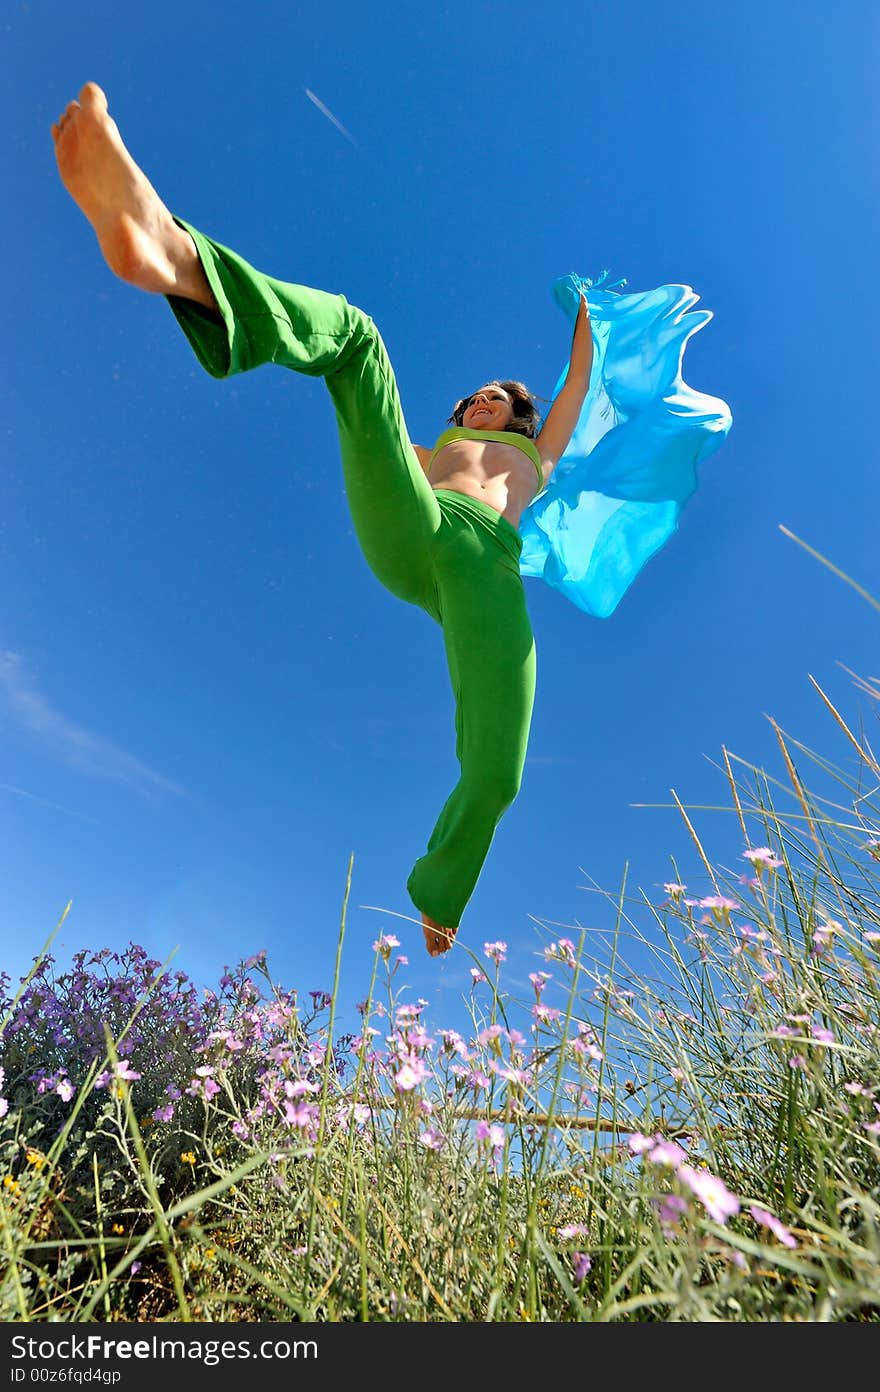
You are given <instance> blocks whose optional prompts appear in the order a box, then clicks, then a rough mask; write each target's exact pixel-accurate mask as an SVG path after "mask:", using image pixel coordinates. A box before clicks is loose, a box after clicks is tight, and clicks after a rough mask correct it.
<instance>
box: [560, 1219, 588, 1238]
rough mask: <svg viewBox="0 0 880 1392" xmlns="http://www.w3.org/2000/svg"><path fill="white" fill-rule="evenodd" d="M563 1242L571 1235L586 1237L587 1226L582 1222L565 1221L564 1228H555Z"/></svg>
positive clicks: (571, 1236)
mask: <svg viewBox="0 0 880 1392" xmlns="http://www.w3.org/2000/svg"><path fill="white" fill-rule="evenodd" d="M556 1231H557V1233H558V1234H559V1236H560V1237H561V1238H562V1240H563V1241H564V1242H568V1241H569V1240H570V1239H571V1238H573V1237H586V1236H587V1228H586V1225H585V1224H584V1223H567V1224H566V1225H565V1227H564V1228H557V1229H556Z"/></svg>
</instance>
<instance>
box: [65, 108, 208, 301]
mask: <svg viewBox="0 0 880 1392" xmlns="http://www.w3.org/2000/svg"><path fill="white" fill-rule="evenodd" d="M52 139H53V140H54V141H55V158H56V160H57V161H58V170H59V172H60V174H61V180H62V182H63V184H64V187H65V188H66V189H67V191H68V193H69V194H70V196H71V198H73V200H74V202H75V203H77V204H78V206H79V207H80V208H81V209H82V211H83V212H84V213H85V215H86V217H87V218H88V220H89V222H90V223H91V224H92V227H93V228H94V230H95V235H96V236H97V238H98V243H99V245H100V247H101V251H102V252H103V253H104V259H105V260H106V262H107V264H108V266H109V267H110V269H111V271H113V272H114V273H115V274H116V275H118V276H120V277H121V279H122V280H127V281H129V282H130V283H131V284H132V285H136V286H138V287H139V288H140V289H141V290H150V291H152V292H153V293H155V294H158V295H181V296H183V297H184V298H185V299H190V300H196V301H197V303H198V304H201V305H204V306H205V307H206V308H208V309H216V308H217V302H216V300H215V299H214V296H213V293H212V291H211V288H210V286H209V285H208V281H207V279H206V277H205V273H204V271H203V270H202V266H201V262H200V261H199V257H198V253H197V251H196V248H195V243H194V242H193V239H192V237H191V236H190V235H189V233H188V232H186V231H184V229H183V228H182V227H178V225H177V223H176V222H175V221H174V219H173V218H172V216H171V214H170V212H169V211H168V209H167V208H166V207H165V204H164V203H163V202H162V200H161V198H160V197H159V195H158V193H157V192H156V190H155V189H154V188H153V185H152V184H151V183H150V181H149V179H148V178H147V176H146V175H145V174H144V172H143V170H141V169H139V168H138V166H137V165H136V164H135V162H134V160H133V159H132V157H131V155H130V154H129V153H128V151H127V150H126V148H125V146H124V145H123V143H122V137H121V136H120V134H119V128H118V126H117V125H116V122H115V121H114V120H113V119H112V117H111V116H110V115H109V114H108V112H107V98H106V97H105V95H104V93H103V92H102V91H101V88H100V87H99V86H98V85H97V83H95V82H87V83H86V85H85V86H84V87H83V89H82V91H81V92H80V94H79V101H72V102H70V103H69V105H68V107H67V109H66V111H65V112H64V114H63V115H62V116H61V117H60V118H59V120H58V124H57V125H54V126H53V127H52Z"/></svg>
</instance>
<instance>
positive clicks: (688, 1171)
mask: <svg viewBox="0 0 880 1392" xmlns="http://www.w3.org/2000/svg"><path fill="white" fill-rule="evenodd" d="M678 1177H679V1179H681V1180H683V1181H684V1183H685V1184H686V1185H687V1186H688V1188H689V1189H690V1191H691V1193H693V1194H696V1196H697V1198H698V1199H699V1200H700V1203H701V1204H702V1205H703V1207H704V1208H705V1210H706V1212H707V1213H708V1215H709V1217H710V1218H714V1220H715V1222H716V1223H726V1222H727V1220H728V1218H732V1217H733V1216H734V1214H736V1213H739V1208H740V1204H739V1199H737V1198H736V1197H735V1196H734V1195H733V1194H731V1192H730V1190H729V1189H728V1188H727V1185H726V1184H725V1183H724V1181H723V1180H722V1179H719V1178H718V1177H717V1175H712V1174H709V1173H708V1171H707V1170H694V1169H692V1168H691V1166H690V1165H680V1166H679V1169H678Z"/></svg>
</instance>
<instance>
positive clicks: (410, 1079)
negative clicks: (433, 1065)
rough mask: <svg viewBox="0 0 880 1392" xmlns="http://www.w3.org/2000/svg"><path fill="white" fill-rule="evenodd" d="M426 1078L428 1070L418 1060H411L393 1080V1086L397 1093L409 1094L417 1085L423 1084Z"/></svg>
mask: <svg viewBox="0 0 880 1392" xmlns="http://www.w3.org/2000/svg"><path fill="white" fill-rule="evenodd" d="M427 1076H428V1070H427V1068H426V1067H425V1065H424V1064H423V1063H422V1062H421V1060H419V1059H413V1060H412V1062H410V1063H405V1064H404V1065H403V1067H402V1068H401V1069H400V1070H399V1071H398V1073H397V1074H396V1075H395V1078H394V1084H395V1087H396V1088H397V1091H398V1092H411V1091H412V1089H413V1088H415V1087H418V1085H419V1083H422V1082H424V1080H425V1078H426V1077H427Z"/></svg>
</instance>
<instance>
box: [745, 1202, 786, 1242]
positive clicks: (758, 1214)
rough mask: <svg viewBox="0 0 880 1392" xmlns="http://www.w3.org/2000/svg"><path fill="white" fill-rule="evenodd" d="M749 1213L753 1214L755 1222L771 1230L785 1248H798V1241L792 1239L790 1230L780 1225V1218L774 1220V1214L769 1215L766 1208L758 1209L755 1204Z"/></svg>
mask: <svg viewBox="0 0 880 1392" xmlns="http://www.w3.org/2000/svg"><path fill="white" fill-rule="evenodd" d="M749 1213H751V1215H752V1217H753V1218H754V1220H755V1222H756V1223H759V1224H760V1226H761V1227H762V1228H769V1229H770V1231H771V1232H772V1234H773V1236H774V1237H777V1238H778V1239H779V1241H780V1242H781V1243H782V1245H783V1247H796V1246H797V1241H796V1240H795V1238H794V1237H792V1235H791V1233H790V1232H789V1231H788V1228H786V1227H785V1225H784V1224H782V1223H780V1221H779V1219H778V1218H774V1217H773V1214H772V1213H768V1212H767V1210H766V1208H758V1207H757V1206H756V1205H755V1204H752V1206H751V1207H750V1209H749Z"/></svg>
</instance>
